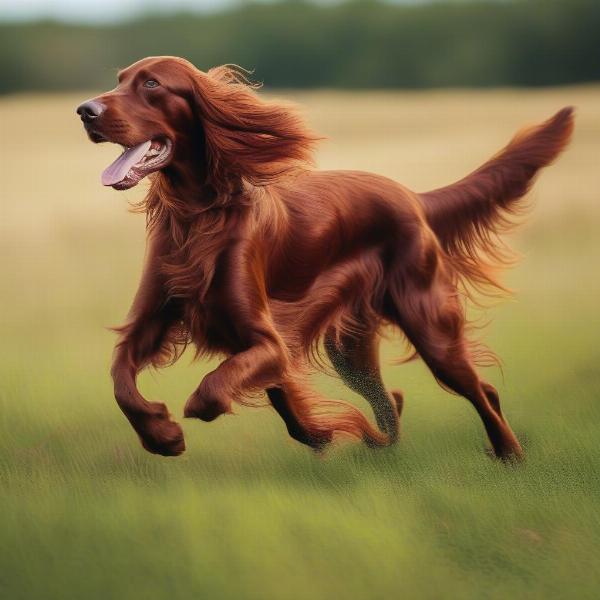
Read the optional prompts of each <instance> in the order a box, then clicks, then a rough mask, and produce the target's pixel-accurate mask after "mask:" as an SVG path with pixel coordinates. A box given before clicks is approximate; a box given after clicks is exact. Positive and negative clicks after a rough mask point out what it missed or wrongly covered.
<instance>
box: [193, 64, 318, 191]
mask: <svg viewBox="0 0 600 600" xmlns="http://www.w3.org/2000/svg"><path fill="white" fill-rule="evenodd" d="M193 85H194V100H193V101H194V103H195V105H196V107H195V108H196V111H197V114H198V118H199V119H200V120H201V122H202V127H203V131H204V137H205V145H206V153H207V157H206V159H207V170H208V182H209V183H210V184H212V185H213V186H214V187H215V188H216V189H217V190H219V189H223V188H228V187H230V186H231V184H232V180H233V181H235V180H238V181H239V180H240V179H243V180H246V181H247V182H249V183H251V184H253V185H257V186H263V185H267V184H269V183H272V182H273V181H274V180H276V179H278V178H279V177H281V176H282V175H286V174H289V173H290V172H294V171H297V170H299V169H302V168H306V167H307V166H309V165H310V164H312V154H313V150H314V147H315V144H316V142H317V141H318V140H319V138H318V136H316V135H315V134H314V133H312V132H311V131H310V130H309V129H308V128H307V126H306V124H305V123H304V121H303V119H302V118H301V117H300V116H299V114H298V112H297V109H296V108H295V107H294V106H293V105H290V104H284V103H281V102H279V101H277V102H274V101H272V102H269V101H265V100H263V99H262V98H260V97H259V96H258V95H257V93H256V91H255V89H256V88H257V87H259V86H256V85H253V84H251V83H250V82H249V81H248V79H247V78H246V76H245V74H244V72H243V71H242V70H241V69H240V68H239V67H235V66H232V65H223V66H221V67H216V68H213V69H210V70H209V71H208V72H207V73H204V72H202V71H199V70H195V73H194V74H193Z"/></svg>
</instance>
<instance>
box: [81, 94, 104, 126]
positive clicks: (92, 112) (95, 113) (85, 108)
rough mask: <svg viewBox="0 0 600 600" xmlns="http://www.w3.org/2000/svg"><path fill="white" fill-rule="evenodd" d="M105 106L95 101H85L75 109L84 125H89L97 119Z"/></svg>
mask: <svg viewBox="0 0 600 600" xmlns="http://www.w3.org/2000/svg"><path fill="white" fill-rule="evenodd" d="M105 110H106V106H105V105H104V104H102V102H98V101H97V100H87V101H86V102H84V103H83V104H80V105H79V106H78V107H77V114H78V115H79V116H80V118H81V120H82V121H83V122H84V123H91V122H92V121H94V120H95V119H97V118H98V117H99V116H100V115H101V114H102V113H103V112H104V111H105Z"/></svg>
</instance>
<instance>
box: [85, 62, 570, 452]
mask: <svg viewBox="0 0 600 600" xmlns="http://www.w3.org/2000/svg"><path fill="white" fill-rule="evenodd" d="M77 113H78V114H79V115H80V117H81V120H82V121H83V123H84V126H85V129H86V131H87V134H88V136H89V138H90V139H91V140H92V141H93V142H96V143H99V142H113V143H117V144H120V145H121V146H123V149H124V151H123V153H122V154H121V156H120V157H119V158H118V159H117V160H116V161H115V162H114V163H113V164H112V165H110V166H109V167H107V169H106V170H105V171H104V173H103V174H102V183H103V184H104V185H107V186H112V187H113V188H115V189H118V190H122V189H127V188H131V187H132V186H134V185H136V184H137V183H138V182H139V181H140V180H141V179H142V178H143V177H146V176H148V175H150V188H149V190H148V193H147V195H146V197H145V199H144V201H143V203H142V204H141V205H140V207H141V208H142V209H143V210H144V211H145V212H146V216H147V224H148V247H147V253H146V261H145V266H144V269H143V274H142V278H141V282H140V285H139V289H138V291H137V294H136V296H135V298H134V300H133V305H132V307H131V310H130V312H129V315H128V318H127V321H126V323H125V324H124V325H123V326H121V327H120V328H118V331H119V333H120V339H119V342H118V344H117V346H116V349H115V354H114V361H113V366H112V371H111V372H112V377H113V379H114V386H115V396H116V399H117V402H118V404H119V406H120V407H121V410H122V411H123V412H124V413H125V416H126V417H127V418H128V419H129V422H130V423H131V425H132V426H133V428H134V429H135V431H136V432H137V433H138V435H139V437H140V439H141V442H142V444H143V445H144V447H145V448H146V449H147V450H149V451H150V452H154V453H157V454H162V455H165V456H172V455H178V454H181V453H182V452H183V451H184V449H185V444H184V438H183V433H182V430H181V427H180V426H179V425H178V424H177V423H175V422H173V421H172V420H171V419H170V416H169V413H168V411H167V408H166V407H165V405H164V404H159V403H153V402H148V401H146V400H145V399H144V398H143V397H142V395H141V394H140V392H139V391H138V389H137V387H136V376H137V374H138V372H139V371H140V370H141V369H143V368H144V367H146V366H148V365H154V366H157V367H158V366H162V365H165V364H167V363H172V362H173V361H175V360H176V359H177V357H178V356H179V355H180V354H181V351H182V349H183V348H184V347H185V346H186V344H188V343H192V344H193V345H194V346H195V347H196V350H197V354H198V355H222V356H224V357H225V360H224V361H223V362H222V363H221V364H220V365H219V367H218V368H217V369H215V370H214V371H212V372H211V373H209V374H208V375H207V376H206V377H205V378H204V379H203V380H202V382H201V383H200V385H199V386H198V388H197V389H196V390H195V391H194V393H193V394H192V395H191V396H190V398H189V400H188V401H187V404H186V405H185V410H184V416H185V417H196V418H198V419H202V420H203V421H212V420H213V419H215V418H216V417H218V416H219V415H222V414H224V413H229V412H231V410H232V403H233V402H244V401H246V402H247V401H249V399H251V398H252V397H253V396H256V394H259V393H263V392H264V391H265V390H266V394H267V396H268V399H269V401H270V402H271V404H272V405H273V407H274V408H275V410H276V411H277V412H278V413H279V415H280V416H281V418H282V419H283V420H284V422H285V424H286V426H287V430H288V432H289V434H290V435H291V436H292V437H293V438H295V439H296V440H298V441H299V442H302V443H303V444H307V445H308V446H311V447H312V448H314V449H317V450H318V449H321V448H323V447H324V445H326V444H327V443H329V442H330V441H331V440H332V437H333V436H334V435H335V434H338V433H341V434H347V435H350V436H353V437H356V438H359V439H362V440H364V441H365V442H366V443H367V444H369V445H370V446H385V445H388V444H391V443H393V442H395V441H396V439H397V437H398V428H399V418H400V413H401V410H402V395H401V393H400V392H388V391H387V390H386V388H385V386H384V383H383V381H382V378H381V373H380V368H379V360H378V338H379V336H380V335H381V330H382V328H383V327H384V326H386V325H393V326H395V327H397V328H399V329H400V330H401V331H402V332H403V333H404V335H405V336H406V338H407V340H408V341H409V342H410V344H411V345H412V347H413V348H414V352H415V354H416V355H418V356H420V357H421V358H422V359H423V360H424V361H425V363H426V364H427V365H428V367H429V368H430V370H431V372H432V373H433V375H434V377H435V378H436V379H437V381H438V382H439V383H440V384H441V385H442V386H443V387H444V388H447V389H448V390H450V391H453V392H456V393H457V394H460V395H462V396H464V397H465V398H466V399H467V400H469V402H470V403H471V404H472V405H473V407H474V408H475V410H476V411H477V413H478V414H479V417H480V418H481V420H482V421H483V425H484V427H485V429H486V431H487V434H488V437H489V439H490V442H491V444H492V447H493V450H494V452H495V454H496V456H498V457H500V458H502V459H514V458H520V457H521V456H522V449H521V446H520V445H519V442H518V441H517V438H516V437H515V435H514V433H513V432H512V431H511V429H510V427H509V425H508V423H507V421H506V419H505V417H504V416H503V414H502V411H501V409H500V402H499V398H498V393H497V392H496V390H495V389H494V387H493V386H492V385H490V384H489V383H486V382H485V381H483V380H482V379H481V378H480V376H479V375H478V374H477V372H476V370H475V368H474V364H476V362H477V360H476V359H477V358H478V353H477V351H476V348H475V347H474V344H472V343H469V341H468V340H467V337H466V333H465V329H466V325H465V312H464V299H465V298H466V296H467V295H468V293H469V290H472V288H473V286H475V287H478V288H482V287H483V288H485V289H487V291H490V290H494V289H495V290H496V291H497V290H499V289H500V290H501V289H503V288H502V286H501V284H500V283H499V282H498V281H497V279H496V277H495V274H494V273H495V267H498V266H502V265H503V264H504V263H505V262H506V257H505V256H504V254H503V252H502V249H503V246H502V244H501V243H500V242H499V240H498V238H497V234H498V233H500V232H502V231H503V230H504V229H506V227H508V226H510V224H511V222H512V220H513V219H512V217H513V216H514V215H515V214H516V213H518V212H519V210H520V208H521V206H520V203H519V199H520V198H522V197H523V196H524V195H525V193H526V192H527V191H528V189H529V188H530V186H531V183H532V181H533V179H534V177H535V175H536V173H537V172H538V170H539V169H540V168H541V167H544V166H546V165H548V164H549V163H551V162H552V161H553V159H555V158H556V156H557V155H558V154H559V152H560V151H561V150H562V149H563V148H564V147H565V146H566V144H567V143H568V141H569V138H570V136H571V132H572V129H573V115H572V113H573V110H572V109H571V108H564V109H562V110H561V111H560V112H558V113H557V114H556V115H555V116H554V117H552V118H551V119H549V120H548V121H546V122H545V123H543V124H541V125H539V126H537V127H532V128H530V129H527V130H524V131H522V132H521V133H519V134H518V135H517V136H516V137H515V138H513V140H512V141H511V142H510V143H509V144H508V145H507V146H506V147H505V148H504V149H503V150H502V151H501V152H500V153H499V154H497V155H496V156H495V157H494V158H492V159H491V160H489V161H488V162H486V163H485V164H484V165H483V166H482V167H480V168H479V169H477V170H476V171H474V172H473V173H471V174H470V175H468V176H467V177H465V178H464V179H462V180H460V181H459V182H458V183H455V184H453V185H450V186H448V187H444V188H441V189H438V190H435V191H431V192H427V193H421V194H418V193H415V192H412V191H410V190H408V189H406V188H405V187H403V186H401V185H400V184H398V183H396V182H394V181H391V180H389V179H386V178H385V177H381V176H379V175H374V174H370V173H364V172H358V171H316V170H311V169H310V164H311V157H312V153H313V150H314V146H315V144H316V142H317V141H318V140H319V138H318V136H316V135H315V134H314V133H312V132H311V131H310V130H309V129H308V128H307V127H306V125H305V123H304V122H303V121H302V119H301V118H300V117H299V116H298V114H297V113H296V111H295V109H294V108H293V107H292V106H288V105H286V104H283V103H280V102H272V101H267V100H265V99H262V98H261V97H259V95H257V93H256V91H255V89H253V86H252V85H251V84H249V83H248V81H247V80H246V79H245V77H244V76H243V74H242V72H241V71H240V70H239V69H238V68H236V67H232V66H221V67H217V68H214V69H211V70H209V71H208V72H206V73H205V72H203V71H200V70H198V69H196V68H195V67H194V66H193V65H192V64H190V63H189V62H187V61H186V60H183V59H181V58H174V57H155V58H146V59H144V60H141V61H139V62H136V63H135V64H133V65H132V66H130V67H128V68H127V69H124V70H122V71H120V73H119V76H118V85H117V87H116V88H115V89H114V90H111V91H110V92H107V93H105V94H102V95H100V96H98V97H97V98H94V99H93V100H89V101H87V102H85V103H83V104H82V105H81V106H79V107H78V109H77ZM323 350H324V351H323ZM325 354H326V355H327V356H328V357H329V359H330V361H331V364H332V365H333V367H334V369H335V370H336V371H337V373H338V374H339V375H340V377H341V378H342V380H343V381H344V382H345V383H346V384H347V385H348V386H349V387H350V388H351V389H352V390H354V391H356V392H358V393H359V394H360V395H362V396H363V397H364V398H365V399H366V400H367V401H368V402H369V403H370V405H371V406H372V407H373V411H374V414H375V418H376V422H377V427H375V426H374V425H372V424H371V423H370V422H369V420H368V419H367V418H366V417H365V416H364V415H363V414H362V412H360V411H359V410H358V409H357V408H355V407H354V406H352V405H351V404H348V403H345V402H341V401H334V400H329V399H325V398H322V397H320V396H319V395H318V394H317V393H315V392H314V391H312V390H311V389H310V388H309V386H308V384H307V375H308V374H309V372H310V370H311V369H312V368H314V367H315V366H317V367H319V366H323V365H324V361H323V360H322V359H323V358H324V355H325Z"/></svg>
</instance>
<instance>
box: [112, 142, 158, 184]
mask: <svg viewBox="0 0 600 600" xmlns="http://www.w3.org/2000/svg"><path fill="white" fill-rule="evenodd" d="M151 144H152V140H148V141H147V142H143V143H142V144H138V145H137V146H133V147H132V148H128V149H127V150H125V152H123V154H121V156H119V158H117V160H115V162H114V163H112V164H111V165H109V166H108V167H106V169H104V171H103V172H102V185H115V183H119V181H123V179H125V176H126V175H127V173H129V170H130V169H131V167H133V165H135V164H136V163H138V162H140V160H142V158H143V157H144V155H145V154H146V152H148V150H150V145H151Z"/></svg>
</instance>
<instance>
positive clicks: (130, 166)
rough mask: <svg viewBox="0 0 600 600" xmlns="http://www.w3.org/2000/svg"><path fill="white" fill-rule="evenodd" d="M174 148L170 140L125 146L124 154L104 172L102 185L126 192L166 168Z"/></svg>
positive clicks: (147, 141)
mask: <svg viewBox="0 0 600 600" xmlns="http://www.w3.org/2000/svg"><path fill="white" fill-rule="evenodd" d="M98 141H105V140H104V139H103V140H98ZM106 141H108V140H106ZM172 148H173V144H172V143H171V140H170V139H169V138H164V139H151V140H146V141H145V142H142V143H141V144H136V145H135V146H123V153H122V154H121V155H120V156H119V157H118V158H117V159H116V160H115V161H114V162H112V163H111V164H110V165H108V167H106V169H104V171H103V172H102V177H101V181H102V185H105V186H109V187H113V188H114V189H116V190H126V189H128V188H131V187H133V186H134V185H137V184H138V183H139V182H140V180H141V179H143V178H144V177H146V175H149V174H150V173H153V172H154V171H158V170H160V169H162V168H163V167H164V166H166V164H167V163H168V162H169V159H170V158H171V152H172Z"/></svg>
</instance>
